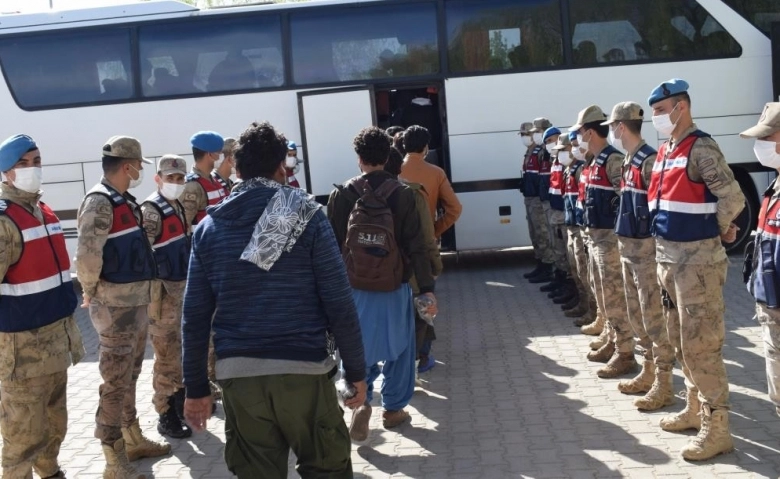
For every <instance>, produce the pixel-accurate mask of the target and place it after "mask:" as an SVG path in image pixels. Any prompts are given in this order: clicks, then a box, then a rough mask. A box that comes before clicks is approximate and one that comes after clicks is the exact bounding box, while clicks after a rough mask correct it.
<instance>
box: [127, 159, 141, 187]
mask: <svg viewBox="0 0 780 479" xmlns="http://www.w3.org/2000/svg"><path fill="white" fill-rule="evenodd" d="M130 168H132V169H134V170H135V167H134V166H133V165H130ZM135 171H136V172H137V173H138V178H137V179H133V177H132V176H130V175H129V174H128V175H127V176H130V185H129V186H128V188H130V189H133V188H138V187H139V186H141V183H143V182H144V170H135Z"/></svg>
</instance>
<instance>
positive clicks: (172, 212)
mask: <svg viewBox="0 0 780 479" xmlns="http://www.w3.org/2000/svg"><path fill="white" fill-rule="evenodd" d="M214 171H215V172H216V171H217V170H216V169H215V170H214ZM186 174H187V164H186V163H185V161H184V159H183V158H181V157H179V156H175V155H165V156H163V157H162V158H161V159H160V163H159V165H158V167H157V175H155V177H154V182H155V183H157V192H156V193H153V194H152V195H151V196H149V198H147V199H146V200H145V201H144V202H143V204H142V205H141V213H142V215H143V227H144V231H145V232H146V237H147V238H148V239H149V243H150V244H151V245H152V250H153V251H154V259H155V262H156V263H157V281H154V282H152V293H151V297H152V302H151V303H150V304H149V336H151V338H152V347H153V348H154V371H153V374H152V386H153V387H154V396H153V398H152V402H153V403H154V409H155V410H156V411H157V414H159V415H160V419H159V421H158V422H157V432H159V433H160V434H162V435H163V436H169V437H173V438H177V439H181V438H185V437H190V436H191V435H192V431H191V430H190V428H189V427H187V425H186V424H185V422H184V421H183V419H182V418H183V417H184V385H183V384H182V377H181V374H182V373H181V311H182V301H183V300H184V286H185V284H186V279H187V267H188V264H189V259H190V238H189V236H190V235H189V233H188V231H189V228H187V222H186V220H185V219H184V207H183V206H182V205H181V203H179V197H180V196H181V194H182V193H183V192H184V176H185V175H186Z"/></svg>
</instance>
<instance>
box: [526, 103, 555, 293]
mask: <svg viewBox="0 0 780 479" xmlns="http://www.w3.org/2000/svg"><path fill="white" fill-rule="evenodd" d="M551 126H552V124H551V123H550V121H549V120H548V119H547V118H537V119H535V120H534V121H533V123H531V129H530V130H527V133H525V132H524V130H523V128H527V127H528V125H527V124H526V123H523V125H522V126H521V131H520V135H521V136H522V138H523V139H524V141H526V142H527V140H525V138H526V136H528V135H530V137H531V144H530V146H529V147H528V151H527V152H526V156H525V162H524V164H523V183H522V188H523V190H522V191H523V196H524V202H525V212H526V218H527V219H528V233H529V234H530V235H531V244H532V245H533V247H534V255H535V256H536V268H535V269H534V270H533V271H531V272H529V273H526V274H524V275H523V276H524V277H525V278H528V281H530V282H532V283H547V282H549V281H552V279H553V262H554V259H553V254H552V246H551V245H550V235H549V234H548V232H547V218H546V217H545V216H544V209H542V201H541V200H540V199H539V169H540V166H541V164H540V163H541V159H542V157H543V156H544V154H546V151H545V149H544V143H543V142H542V136H543V135H544V131H545V130H546V129H547V128H549V127H551Z"/></svg>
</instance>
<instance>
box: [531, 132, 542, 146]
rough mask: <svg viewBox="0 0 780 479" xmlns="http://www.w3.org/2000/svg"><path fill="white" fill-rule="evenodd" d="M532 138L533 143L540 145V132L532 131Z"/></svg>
mask: <svg viewBox="0 0 780 479" xmlns="http://www.w3.org/2000/svg"><path fill="white" fill-rule="evenodd" d="M533 139H534V143H536V144H537V145H541V144H542V134H541V133H534V134H533Z"/></svg>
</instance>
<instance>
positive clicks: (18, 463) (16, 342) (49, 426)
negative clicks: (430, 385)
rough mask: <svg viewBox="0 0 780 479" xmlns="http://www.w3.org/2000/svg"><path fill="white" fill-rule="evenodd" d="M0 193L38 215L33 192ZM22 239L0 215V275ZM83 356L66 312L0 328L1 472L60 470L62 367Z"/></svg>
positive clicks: (64, 420) (11, 476)
mask: <svg viewBox="0 0 780 479" xmlns="http://www.w3.org/2000/svg"><path fill="white" fill-rule="evenodd" d="M0 199H5V200H9V201H13V202H14V203H16V204H18V205H20V206H22V207H24V208H25V209H26V210H28V211H30V212H31V213H33V215H34V216H35V217H36V218H38V220H39V221H41V220H42V218H43V217H42V214H41V210H40V207H39V206H38V200H39V199H40V196H39V195H38V194H31V193H26V192H24V191H21V190H18V189H16V188H13V187H11V186H9V185H7V184H0ZM22 248H23V242H22V237H21V235H20V234H19V229H18V227H17V226H16V224H15V223H14V222H13V221H11V219H10V218H8V217H5V216H0V278H3V277H5V274H6V272H7V271H8V268H9V267H10V266H11V265H13V264H15V263H16V262H17V261H19V259H20V257H21V255H22ZM83 357H84V345H83V344H82V340H81V333H80V332H79V329H78V326H77V325H76V322H75V321H74V319H73V316H68V317H66V318H62V319H60V320H58V321H55V322H54V323H52V324H48V325H46V326H42V327H40V328H36V329H31V330H28V331H20V332H14V333H10V332H9V333H6V332H0V395H1V396H2V402H0V411H2V414H0V430H2V436H3V451H2V468H3V474H2V477H4V478H6V479H27V478H32V471H33V470H35V472H36V473H37V474H38V475H39V476H41V477H48V476H52V475H54V474H56V473H57V472H58V471H59V470H60V466H59V464H58V462H57V456H58V455H59V451H60V445H61V444H62V441H63V440H64V439H65V433H66V429H67V425H68V411H67V395H66V388H67V384H68V373H67V369H68V367H69V366H70V365H71V364H76V363H78V362H79V361H80V360H81V359H82V358H83Z"/></svg>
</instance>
